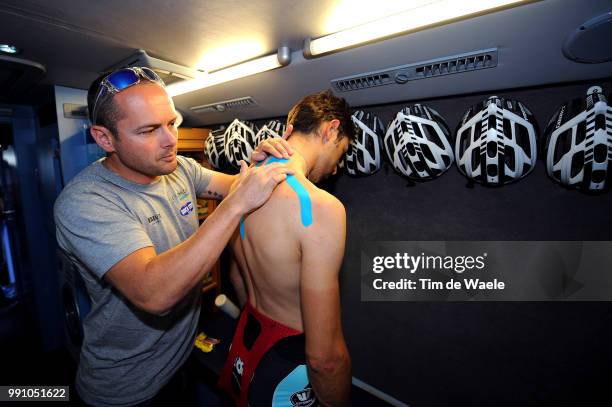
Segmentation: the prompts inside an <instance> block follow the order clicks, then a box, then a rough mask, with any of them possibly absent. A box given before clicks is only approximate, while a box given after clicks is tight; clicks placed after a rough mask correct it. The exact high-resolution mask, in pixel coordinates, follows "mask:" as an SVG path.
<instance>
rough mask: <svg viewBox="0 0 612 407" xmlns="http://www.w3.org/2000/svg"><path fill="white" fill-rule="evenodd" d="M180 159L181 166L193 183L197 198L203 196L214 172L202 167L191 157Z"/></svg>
mask: <svg viewBox="0 0 612 407" xmlns="http://www.w3.org/2000/svg"><path fill="white" fill-rule="evenodd" d="M178 157H180V164H181V165H183V166H184V168H185V172H186V173H187V174H188V175H189V178H190V179H191V180H192V181H193V184H194V188H195V193H196V196H202V195H203V194H204V192H205V191H206V187H208V184H209V183H210V180H211V178H212V171H211V170H209V169H208V168H204V167H203V166H201V165H200V164H199V163H198V162H197V161H196V160H194V159H193V158H190V157H182V156H178Z"/></svg>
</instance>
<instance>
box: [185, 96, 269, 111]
mask: <svg viewBox="0 0 612 407" xmlns="http://www.w3.org/2000/svg"><path fill="white" fill-rule="evenodd" d="M255 106H257V102H256V101H255V99H253V98H252V97H250V96H246V97H242V98H238V99H230V100H224V101H222V102H216V103H209V104H206V105H200V106H193V107H191V108H190V109H191V111H193V112H194V113H218V112H225V111H226V110H240V109H246V108H250V107H255Z"/></svg>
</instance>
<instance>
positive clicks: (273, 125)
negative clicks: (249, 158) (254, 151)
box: [253, 120, 287, 148]
mask: <svg viewBox="0 0 612 407" xmlns="http://www.w3.org/2000/svg"><path fill="white" fill-rule="evenodd" d="M286 129H287V126H286V125H285V124H283V123H282V122H280V121H279V120H270V121H269V122H268V123H266V124H264V126H263V127H262V128H261V129H259V131H258V132H257V134H256V135H255V138H254V140H253V148H255V147H257V146H258V145H259V143H261V142H262V141H264V140H267V139H269V138H275V137H276V138H280V137H282V136H283V134H284V133H285V130H286Z"/></svg>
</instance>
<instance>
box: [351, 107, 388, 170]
mask: <svg viewBox="0 0 612 407" xmlns="http://www.w3.org/2000/svg"><path fill="white" fill-rule="evenodd" d="M352 119H353V124H354V125H355V130H356V132H355V134H356V137H355V138H354V139H353V140H351V144H350V145H349V149H348V151H347V152H346V157H345V159H344V160H343V161H344V166H345V168H346V172H347V173H348V174H349V175H370V174H374V173H375V172H376V171H378V170H379V169H380V163H381V157H380V155H381V144H382V139H383V137H384V135H385V128H384V126H383V124H382V122H381V121H380V119H379V118H378V116H376V115H375V114H373V113H366V112H364V111H362V110H358V111H356V112H355V113H354V114H353V116H352Z"/></svg>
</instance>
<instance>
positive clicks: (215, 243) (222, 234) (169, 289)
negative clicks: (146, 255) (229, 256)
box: [143, 197, 241, 312]
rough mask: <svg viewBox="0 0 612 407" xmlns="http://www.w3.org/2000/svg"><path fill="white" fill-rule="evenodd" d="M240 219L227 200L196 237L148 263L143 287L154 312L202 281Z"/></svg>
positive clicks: (236, 207) (183, 295)
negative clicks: (149, 298) (152, 304)
mask: <svg viewBox="0 0 612 407" xmlns="http://www.w3.org/2000/svg"><path fill="white" fill-rule="evenodd" d="M240 217H241V213H240V210H239V209H238V206H237V205H236V203H235V202H233V200H232V197H228V199H227V200H225V201H223V202H221V204H220V205H219V206H218V207H217V208H216V209H215V211H214V212H213V213H212V214H211V215H210V216H208V218H207V219H206V221H204V223H203V224H202V225H201V226H200V227H199V228H198V230H197V231H196V233H195V234H193V235H192V236H191V237H189V238H188V239H187V240H185V241H184V242H182V243H181V244H179V245H177V246H175V247H174V248H172V249H170V250H168V251H166V252H164V253H162V254H159V255H157V256H155V257H154V258H152V259H151V260H150V261H149V263H148V264H147V266H146V277H145V280H146V281H145V282H144V284H146V287H143V288H144V289H146V290H147V292H148V295H149V296H151V301H153V302H154V303H155V306H154V308H155V309H158V310H159V311H160V312H164V311H167V310H169V309H170V308H172V307H173V306H174V305H175V304H176V303H177V302H179V301H180V300H181V299H182V298H184V297H185V295H187V293H188V292H189V291H190V290H192V289H193V288H194V287H195V286H196V285H197V284H198V283H199V282H201V281H202V279H203V278H204V275H205V274H206V273H207V272H208V271H209V270H210V269H211V268H212V266H213V265H214V263H215V262H216V261H217V260H218V258H219V255H220V254H221V252H222V251H223V249H224V248H225V246H226V245H227V242H228V241H229V239H230V237H231V236H232V233H233V231H234V230H235V229H236V227H237V226H238V223H239V221H240Z"/></svg>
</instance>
